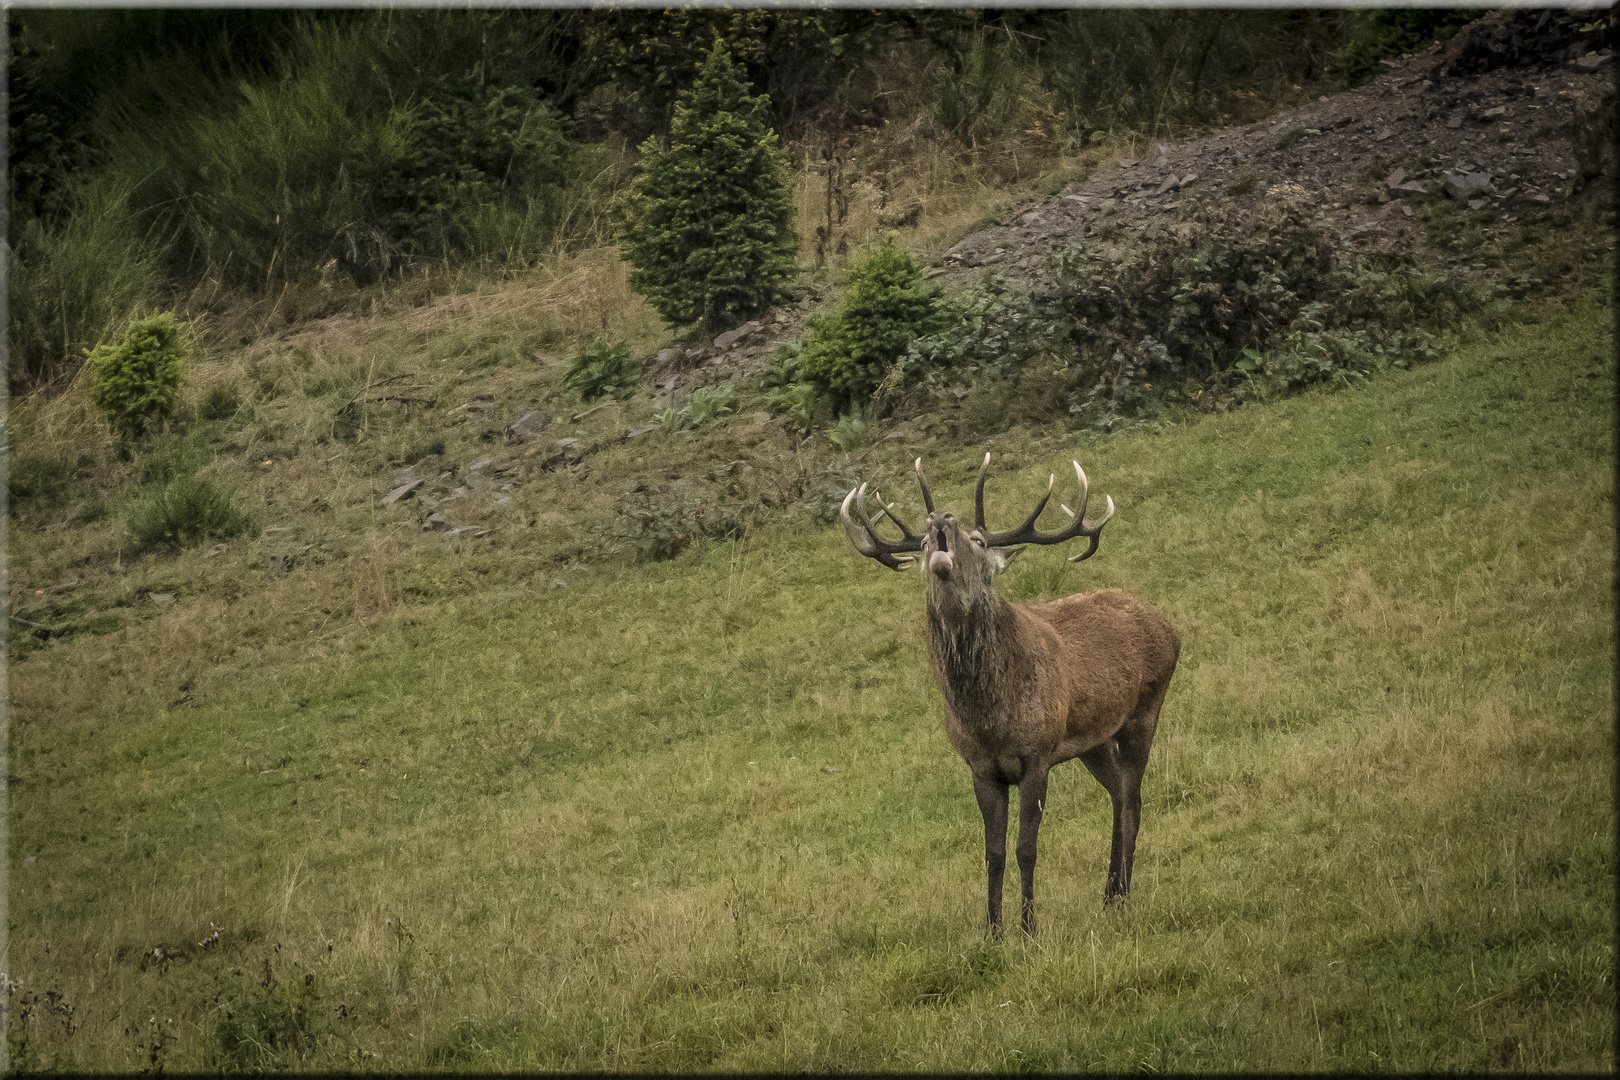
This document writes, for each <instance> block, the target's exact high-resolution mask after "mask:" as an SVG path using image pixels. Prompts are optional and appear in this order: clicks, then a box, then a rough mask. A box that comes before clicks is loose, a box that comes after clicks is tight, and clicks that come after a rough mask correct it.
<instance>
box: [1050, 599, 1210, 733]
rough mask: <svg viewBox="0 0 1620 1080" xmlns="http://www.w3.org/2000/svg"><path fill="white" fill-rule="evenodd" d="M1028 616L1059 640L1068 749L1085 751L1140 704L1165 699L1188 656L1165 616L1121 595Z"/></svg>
mask: <svg viewBox="0 0 1620 1080" xmlns="http://www.w3.org/2000/svg"><path fill="white" fill-rule="evenodd" d="M1023 610H1024V611H1025V612H1026V613H1027V614H1029V615H1031V616H1033V617H1035V618H1037V619H1039V620H1041V621H1042V622H1044V623H1046V624H1047V625H1048V626H1050V627H1051V628H1052V630H1053V632H1054V633H1055V634H1056V635H1057V638H1058V639H1059V641H1060V645H1059V648H1060V649H1061V654H1062V663H1061V668H1062V670H1063V672H1064V673H1065V675H1066V677H1067V682H1068V694H1067V697H1068V699H1069V702H1070V707H1069V709H1068V710H1067V712H1068V714H1069V715H1068V716H1067V717H1066V721H1067V722H1066V724H1065V726H1066V727H1067V728H1068V731H1067V732H1066V733H1065V738H1064V742H1065V743H1072V744H1074V745H1075V746H1078V747H1079V748H1080V749H1086V748H1088V747H1089V746H1091V745H1095V744H1096V743H1097V742H1100V741H1102V740H1103V739H1106V738H1108V737H1109V736H1111V735H1112V734H1113V733H1114V731H1115V730H1117V729H1118V727H1119V725H1120V724H1121V723H1123V722H1124V721H1125V719H1126V718H1127V717H1128V716H1130V715H1131V714H1132V713H1133V712H1135V710H1136V709H1137V707H1138V705H1139V704H1140V703H1141V702H1143V701H1145V700H1147V699H1149V698H1151V697H1153V696H1156V695H1157V694H1160V693H1163V690H1164V687H1165V686H1166V684H1168V683H1169V681H1170V676H1171V675H1172V674H1173V673H1174V671H1175V668H1176V660H1177V659H1178V658H1179V656H1180V655H1181V639H1180V638H1179V637H1178V636H1177V635H1176V632H1175V630H1174V629H1172V628H1171V626H1170V624H1169V623H1168V622H1166V621H1165V620H1164V618H1163V616H1161V615H1160V614H1159V613H1158V612H1156V611H1154V610H1153V609H1152V608H1151V607H1149V606H1148V605H1147V604H1145V603H1143V602H1142V601H1141V600H1138V599H1136V598H1135V597H1134V596H1131V595H1129V594H1128V593H1123V592H1120V591H1119V590H1117V589H1098V590H1097V591H1095V592H1089V593H1079V594H1077V595H1075V596H1068V597H1064V598H1063V599H1061V600H1053V601H1050V602H1048V603H1044V604H1026V605H1023ZM1081 744H1084V745H1081Z"/></svg>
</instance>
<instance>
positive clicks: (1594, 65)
mask: <svg viewBox="0 0 1620 1080" xmlns="http://www.w3.org/2000/svg"><path fill="white" fill-rule="evenodd" d="M1613 59H1614V55H1613V54H1612V53H1611V54H1610V55H1608V56H1599V55H1598V54H1597V53H1589V54H1587V55H1586V56H1577V57H1576V58H1575V59H1573V60H1571V61H1570V63H1571V64H1572V65H1574V66H1575V67H1578V68H1580V69H1581V70H1582V71H1596V70H1597V69H1598V68H1600V67H1602V66H1603V65H1604V64H1607V63H1608V62H1609V61H1610V60H1613Z"/></svg>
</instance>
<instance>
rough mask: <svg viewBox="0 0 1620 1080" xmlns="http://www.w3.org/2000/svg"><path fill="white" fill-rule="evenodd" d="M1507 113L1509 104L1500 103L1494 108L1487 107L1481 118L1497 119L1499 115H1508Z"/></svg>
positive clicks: (1480, 115)
mask: <svg viewBox="0 0 1620 1080" xmlns="http://www.w3.org/2000/svg"><path fill="white" fill-rule="evenodd" d="M1506 115H1507V106H1506V105H1498V106H1497V107H1496V108H1494V109H1486V110H1485V111H1484V112H1482V113H1480V114H1479V118H1480V119H1481V120H1495V119H1497V118H1498V117H1502V116H1506Z"/></svg>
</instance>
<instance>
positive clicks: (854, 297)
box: [799, 239, 945, 413]
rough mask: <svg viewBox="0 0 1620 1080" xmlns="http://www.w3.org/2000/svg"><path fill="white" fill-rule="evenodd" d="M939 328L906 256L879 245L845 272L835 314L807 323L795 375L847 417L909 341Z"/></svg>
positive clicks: (936, 306) (939, 315) (937, 309)
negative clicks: (805, 337) (808, 324)
mask: <svg viewBox="0 0 1620 1080" xmlns="http://www.w3.org/2000/svg"><path fill="white" fill-rule="evenodd" d="M944 324H945V315H944V311H943V309H942V308H941V306H940V301H939V290H938V289H937V288H934V287H932V286H928V285H925V284H924V283H923V278H922V272H921V271H920V270H918V269H917V266H916V264H915V263H913V262H912V261H911V256H910V255H908V254H906V253H905V252H904V251H901V250H899V249H898V248H896V247H895V245H894V241H893V240H892V239H888V240H885V241H884V242H883V243H882V244H880V245H879V246H878V247H877V248H876V249H874V250H873V252H872V253H871V254H870V255H868V256H867V257H866V258H865V259H864V260H863V261H861V262H860V263H859V264H857V265H856V266H855V267H854V268H853V269H852V270H850V272H849V276H848V277H847V278H846V279H845V282H844V300H843V304H842V306H841V307H840V308H839V310H838V313H837V314H836V315H819V316H817V317H814V318H812V319H811V321H810V329H811V336H810V339H809V340H808V341H806V342H805V345H804V348H803V350H802V352H801V354H800V356H799V371H800V374H801V376H802V377H803V379H804V381H806V382H808V383H809V384H811V385H812V386H815V387H816V388H817V389H819V390H821V391H822V392H823V393H825V394H827V395H828V397H829V398H830V399H831V400H832V401H833V402H834V405H835V407H836V410H837V411H838V412H840V413H843V412H848V411H849V409H850V407H851V406H853V405H855V404H858V403H863V402H866V401H868V400H870V399H871V397H872V394H873V393H874V392H875V391H876V390H877V388H878V385H879V384H880V383H882V382H883V379H884V377H885V376H886V375H887V374H888V371H889V369H890V368H891V367H893V366H894V365H895V364H896V363H897V362H899V360H900V359H901V357H903V356H905V355H906V351H907V348H908V347H909V346H910V344H911V342H912V340H913V339H914V338H916V337H919V336H922V335H927V334H930V333H933V332H935V331H937V330H939V329H941V328H942V327H943V326H944Z"/></svg>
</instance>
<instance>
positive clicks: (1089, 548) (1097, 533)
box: [1069, 495, 1114, 562]
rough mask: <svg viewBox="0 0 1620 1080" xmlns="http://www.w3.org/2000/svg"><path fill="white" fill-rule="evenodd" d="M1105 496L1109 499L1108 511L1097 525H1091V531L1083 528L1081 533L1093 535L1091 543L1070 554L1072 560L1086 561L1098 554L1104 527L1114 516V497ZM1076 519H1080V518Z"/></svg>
mask: <svg viewBox="0 0 1620 1080" xmlns="http://www.w3.org/2000/svg"><path fill="white" fill-rule="evenodd" d="M1103 498H1105V499H1107V500H1108V513H1106V514H1104V515H1103V517H1102V520H1101V521H1099V522H1097V524H1096V525H1093V526H1090V527H1089V528H1090V531H1089V532H1088V531H1086V530H1085V529H1082V530H1081V532H1080V534H1079V535H1081V536H1089V537H1091V543H1089V544H1087V545H1086V550H1084V551H1082V552H1081V553H1080V554H1078V555H1070V556H1069V561H1070V562H1084V561H1085V560H1087V559H1089V558H1091V557H1092V556H1093V555H1095V554H1097V544H1098V543H1099V542H1100V541H1101V539H1102V527H1103V526H1104V525H1106V524H1108V519H1109V518H1111V517H1113V516H1114V497H1113V496H1112V495H1104V496H1103ZM1076 520H1078V518H1077V519H1076Z"/></svg>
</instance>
